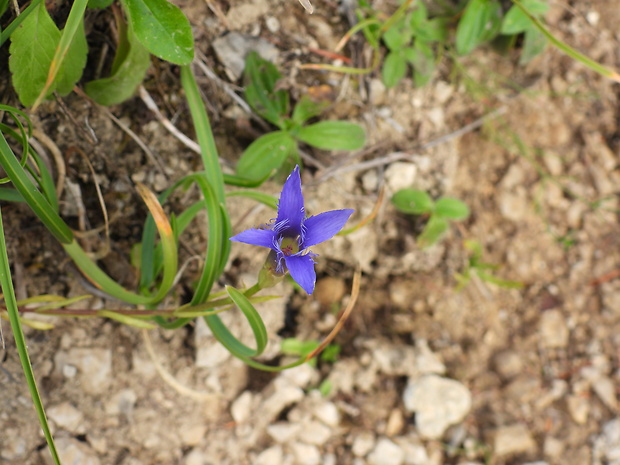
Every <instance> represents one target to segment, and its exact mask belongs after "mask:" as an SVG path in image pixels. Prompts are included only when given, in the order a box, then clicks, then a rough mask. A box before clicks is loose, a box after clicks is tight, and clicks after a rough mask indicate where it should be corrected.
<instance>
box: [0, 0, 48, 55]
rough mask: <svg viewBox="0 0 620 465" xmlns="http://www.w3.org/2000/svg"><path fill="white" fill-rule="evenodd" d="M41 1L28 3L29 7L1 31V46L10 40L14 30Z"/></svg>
mask: <svg viewBox="0 0 620 465" xmlns="http://www.w3.org/2000/svg"><path fill="white" fill-rule="evenodd" d="M39 3H41V0H33V2H32V3H31V4H30V5H28V8H26V9H25V10H24V11H22V12H21V13H20V15H19V16H18V17H17V18H15V19H14V20H13V21H12V22H11V24H9V25H8V26H7V27H6V28H5V29H4V30H3V31H2V33H0V47H1V46H2V44H3V43H5V42H6V41H7V40H8V38H9V37H11V34H13V31H14V30H15V29H17V28H18V27H19V25H20V24H21V23H22V21H23V20H24V19H26V18H27V17H28V16H29V15H30V14H31V13H32V12H33V11H34V10H35V9H36V8H37V7H38V6H39Z"/></svg>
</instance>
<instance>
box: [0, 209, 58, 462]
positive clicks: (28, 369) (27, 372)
mask: <svg viewBox="0 0 620 465" xmlns="http://www.w3.org/2000/svg"><path fill="white" fill-rule="evenodd" d="M0 286H1V287H2V292H3V294H4V302H5V304H6V308H7V311H8V314H9V320H10V322H11V330H12V331H13V336H14V338H15V345H16V346H17V353H18V354H19V360H20V362H21V365H22V369H23V370H24V376H25V377H26V382H27V383H28V389H29V391H30V395H31V397H32V402H33V404H34V407H35V410H36V411H37V416H38V417H39V423H41V428H42V429H43V434H44V435H45V440H46V441H47V445H48V447H49V449H50V452H51V454H52V458H53V459H54V463H56V464H57V465H61V463H60V458H59V457H58V452H57V451H56V446H55V444H54V438H53V437H52V433H51V431H50V427H49V425H48V423H47V417H46V415H45V409H44V408H43V402H42V401H41V396H40V395H39V390H38V388H37V383H36V380H35V378H34V372H33V371H32V364H31V363H30V357H29V356H28V350H27V348H26V339H25V337H24V332H23V331H22V327H21V323H20V321H19V310H18V308H17V301H16V299H15V291H14V289H13V281H12V280H11V269H10V267H9V257H8V255H7V252H6V242H5V240H4V227H3V225H2V212H1V210H0Z"/></svg>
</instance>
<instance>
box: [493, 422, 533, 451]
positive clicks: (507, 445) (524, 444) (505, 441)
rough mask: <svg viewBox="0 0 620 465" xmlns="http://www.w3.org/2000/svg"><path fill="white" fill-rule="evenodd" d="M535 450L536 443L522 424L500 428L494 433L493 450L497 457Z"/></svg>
mask: <svg viewBox="0 0 620 465" xmlns="http://www.w3.org/2000/svg"><path fill="white" fill-rule="evenodd" d="M535 448H536V443H535V442H534V439H533V438H532V435H531V433H530V431H529V430H528V429H527V427H526V426H525V425H523V424H520V423H519V424H516V425H509V426H502V427H501V428H499V429H498V430H497V431H496V432H495V438H494V442H493V450H494V451H495V455H497V456H498V457H503V456H506V455H513V454H520V453H524V452H530V451H532V450H534V449H535Z"/></svg>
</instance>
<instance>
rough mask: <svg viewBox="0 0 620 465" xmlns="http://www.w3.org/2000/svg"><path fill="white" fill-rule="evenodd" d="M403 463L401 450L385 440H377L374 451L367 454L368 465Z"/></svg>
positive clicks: (403, 457)
mask: <svg viewBox="0 0 620 465" xmlns="http://www.w3.org/2000/svg"><path fill="white" fill-rule="evenodd" d="M404 461H405V453H404V452H403V450H402V449H401V448H400V447H399V446H398V445H397V444H395V443H394V442H392V441H390V440H389V439H387V438H381V439H379V442H377V445H376V447H375V448H374V450H373V451H372V452H371V453H370V454H368V464H369V465H402V464H403V463H404Z"/></svg>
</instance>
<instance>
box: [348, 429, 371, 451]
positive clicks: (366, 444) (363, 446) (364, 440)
mask: <svg viewBox="0 0 620 465" xmlns="http://www.w3.org/2000/svg"><path fill="white" fill-rule="evenodd" d="M374 445H375V435H374V434H372V433H371V432H370V431H364V432H362V433H360V434H359V435H357V436H356V437H355V439H354V440H353V445H352V446H351V452H353V455H355V456H356V457H364V456H365V455H366V454H368V452H370V451H371V450H372V448H373V447H374Z"/></svg>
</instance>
